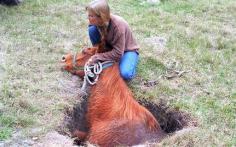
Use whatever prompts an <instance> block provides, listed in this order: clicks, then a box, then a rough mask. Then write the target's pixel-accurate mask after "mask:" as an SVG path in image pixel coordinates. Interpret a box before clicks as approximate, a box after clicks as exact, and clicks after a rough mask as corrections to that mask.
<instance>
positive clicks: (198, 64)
mask: <svg viewBox="0 0 236 147" xmlns="http://www.w3.org/2000/svg"><path fill="white" fill-rule="evenodd" d="M86 3H88V1H87V0H80V1H76V0H70V1H69V0H47V1H45V0H24V2H23V3H22V4H21V5H19V6H17V7H5V6H0V140H7V139H9V138H11V136H12V134H13V133H14V132H15V130H17V129H20V130H22V131H23V132H24V135H25V136H33V135H37V136H39V137H40V136H43V135H44V134H45V133H47V132H48V131H50V130H55V129H56V128H57V126H58V125H59V124H60V123H61V121H62V119H63V115H64V114H63V113H64V109H65V108H66V107H72V106H73V104H74V103H75V97H71V98H70V94H69V92H68V93H63V91H62V87H61V86H60V83H59V81H60V79H63V78H65V74H66V73H62V72H61V71H60V67H59V61H60V59H61V56H62V55H63V54H64V53H66V52H69V51H80V50H81V49H82V47H84V46H89V45H90V43H89V39H88V36H87V16H86V12H85V8H84V7H85V5H86ZM109 3H110V6H111V9H112V12H113V13H115V14H118V15H121V16H122V17H124V18H125V19H126V20H127V21H128V22H129V24H130V26H131V28H132V30H133V32H134V34H135V37H136V39H137V40H138V43H139V45H140V46H141V49H140V62H139V66H138V75H137V78H135V79H134V80H133V81H132V82H131V83H130V87H131V88H132V90H133V91H134V93H135V95H136V97H137V98H140V97H141V98H147V99H152V100H155V101H160V100H164V101H166V102H167V104H168V106H170V107H173V108H177V109H180V110H182V111H185V112H187V113H189V114H191V115H192V116H193V117H194V118H195V119H196V120H197V122H198V127H197V128H196V129H194V131H192V132H188V133H185V134H183V135H181V136H179V137H177V138H167V139H165V140H163V141H162V142H161V143H160V144H161V145H164V146H235V145H236V127H235V126H236V1H235V0H198V1H197V0H162V1H161V3H160V4H159V5H151V4H148V3H147V2H145V1H144V0H121V1H116V0H109ZM155 37H159V38H164V42H165V43H164V45H163V46H160V45H158V44H157V45H155V43H156V42H157V41H155ZM170 69H171V70H172V71H187V72H186V73H184V74H183V75H182V76H180V77H178V76H177V77H174V78H171V79H168V78H164V77H165V76H166V75H167V74H168V71H170ZM67 76H69V77H70V75H67ZM139 79H142V80H144V81H145V80H146V81H151V80H158V84H157V85H155V86H153V87H149V88H144V87H142V86H140V82H141V80H139ZM34 128H41V131H39V132H37V134H32V131H31V130H32V129H34Z"/></svg>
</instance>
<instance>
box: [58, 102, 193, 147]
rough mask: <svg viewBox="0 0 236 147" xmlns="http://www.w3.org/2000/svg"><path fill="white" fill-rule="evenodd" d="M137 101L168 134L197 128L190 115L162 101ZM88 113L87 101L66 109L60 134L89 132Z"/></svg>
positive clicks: (80, 143) (81, 143) (76, 141)
mask: <svg viewBox="0 0 236 147" xmlns="http://www.w3.org/2000/svg"><path fill="white" fill-rule="evenodd" d="M137 101H138V103H139V104H141V105H142V106H144V107H146V108H147V109H148V110H149V111H150V112H151V113H152V114H153V115H154V117H155V118H156V119H157V120H158V122H159V124H160V126H161V128H162V130H163V131H164V132H165V133H167V134H168V133H173V132H175V131H179V130H181V129H183V128H186V127H188V126H197V123H196V121H194V120H193V119H192V117H191V115H190V114H188V113H186V112H183V111H180V110H178V109H174V108H170V107H168V106H167V105H166V104H165V103H164V102H162V101H161V102H160V103H159V104H157V103H155V102H153V101H148V100H146V99H139V100H137ZM86 112H87V99H83V100H82V101H81V102H79V103H77V104H76V105H75V106H74V108H73V109H72V110H70V109H66V112H65V119H64V122H63V124H62V126H61V127H60V129H59V130H60V131H59V132H60V133H62V134H67V135H70V134H71V133H72V132H74V131H75V130H78V129H79V130H81V131H85V132H87V131H88V126H87V124H88V123H87V122H86V119H85V116H86ZM61 128H64V129H61ZM65 128H66V129H65ZM65 130H66V131H65ZM75 144H77V145H83V142H80V141H78V140H75Z"/></svg>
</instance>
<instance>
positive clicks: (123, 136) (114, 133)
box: [88, 120, 162, 147]
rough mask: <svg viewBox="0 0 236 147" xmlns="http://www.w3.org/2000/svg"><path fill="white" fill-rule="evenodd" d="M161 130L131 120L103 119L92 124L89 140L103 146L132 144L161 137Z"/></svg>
mask: <svg viewBox="0 0 236 147" xmlns="http://www.w3.org/2000/svg"><path fill="white" fill-rule="evenodd" d="M159 131H160V130H157V129H153V130H150V129H149V128H147V127H146V125H145V124H143V123H138V122H134V121H131V120H113V121H109V122H107V121H102V122H97V123H95V124H93V126H91V130H90V133H89V136H88V141H89V142H90V143H93V144H97V145H99V146H101V147H108V146H109V147H112V146H119V145H121V146H122V145H126V146H127V145H128V146H132V145H137V144H141V143H143V142H145V141H148V140H153V139H156V138H160V137H161V136H160V135H162V134H161V133H160V132H159Z"/></svg>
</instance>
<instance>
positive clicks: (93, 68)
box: [80, 61, 114, 95]
mask: <svg viewBox="0 0 236 147" xmlns="http://www.w3.org/2000/svg"><path fill="white" fill-rule="evenodd" d="M113 63H114V61H105V62H102V63H101V62H98V63H95V64H93V65H88V62H86V63H85V66H84V74H85V75H84V82H83V85H82V87H81V89H80V90H81V92H83V93H84V94H85V95H88V94H87V92H86V87H87V85H88V84H89V85H95V84H96V83H97V81H98V78H99V75H100V73H101V72H102V70H103V69H105V68H107V67H109V66H111V65H113Z"/></svg>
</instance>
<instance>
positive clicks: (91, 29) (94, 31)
mask: <svg viewBox="0 0 236 147" xmlns="http://www.w3.org/2000/svg"><path fill="white" fill-rule="evenodd" d="M88 32H89V36H92V35H96V34H97V33H98V29H97V27H96V26H89V27H88Z"/></svg>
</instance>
